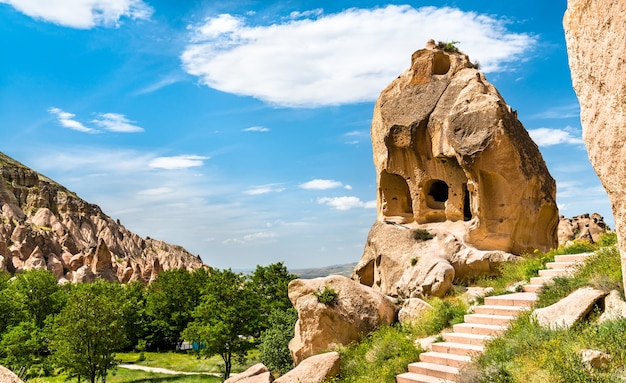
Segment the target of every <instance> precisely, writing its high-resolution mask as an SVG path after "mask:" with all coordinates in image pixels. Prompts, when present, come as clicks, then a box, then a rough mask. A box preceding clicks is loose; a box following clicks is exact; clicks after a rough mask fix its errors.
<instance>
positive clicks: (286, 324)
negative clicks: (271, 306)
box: [259, 308, 298, 374]
mask: <svg viewBox="0 0 626 383" xmlns="http://www.w3.org/2000/svg"><path fill="white" fill-rule="evenodd" d="M297 319H298V313H297V312H296V310H294V309H293V308H289V309H287V310H284V311H283V310H272V312H271V313H270V316H269V318H268V323H269V328H268V329H267V330H265V331H264V332H263V333H262V334H261V337H260V339H259V358H260V359H261V362H263V364H265V365H266V366H267V368H269V369H270V370H271V371H278V372H279V373H280V374H284V373H285V372H287V371H289V370H290V369H291V368H293V359H292V358H291V353H290V352H289V341H290V340H291V339H292V338H293V336H294V327H295V324H296V320H297Z"/></svg>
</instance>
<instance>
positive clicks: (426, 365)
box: [396, 253, 592, 383]
mask: <svg viewBox="0 0 626 383" xmlns="http://www.w3.org/2000/svg"><path fill="white" fill-rule="evenodd" d="M591 254H592V253H583V254H574V255H557V256H556V257H555V260H554V262H550V263H548V264H547V265H546V267H547V269H545V270H540V271H539V276H538V277H534V278H531V280H530V283H529V284H526V285H524V286H523V287H522V292H519V293H513V294H505V295H498V296H491V297H486V298H485V303H484V304H483V305H480V306H476V307H475V308H474V313H473V314H467V315H465V318H464V319H465V322H464V323H459V324H456V325H454V326H453V327H452V330H453V331H452V332H450V333H444V334H442V336H443V339H444V342H437V343H432V344H431V345H430V351H427V352H423V353H422V354H420V360H419V362H415V363H411V364H409V368H408V370H409V371H408V372H405V373H403V374H400V375H397V376H396V383H453V382H456V381H457V378H458V377H459V374H460V369H461V368H462V367H463V366H464V365H465V364H467V363H469V362H470V361H471V359H472V356H473V355H475V354H478V353H482V352H483V351H484V344H485V342H487V341H488V340H490V339H492V338H493V337H496V336H498V335H500V334H501V333H502V332H504V330H506V328H507V326H508V323H509V322H510V321H511V320H513V319H514V318H515V316H516V315H517V314H519V313H520V312H521V311H523V310H528V309H530V307H531V306H532V305H533V304H534V303H535V301H536V300H537V292H538V291H539V290H541V287H542V286H543V285H544V284H545V283H549V282H550V281H551V280H552V278H554V277H557V276H567V275H569V274H571V272H572V266H574V265H577V264H579V263H582V262H584V261H585V259H586V258H587V257H588V256H590V255H591Z"/></svg>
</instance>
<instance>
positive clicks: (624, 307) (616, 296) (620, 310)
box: [598, 290, 626, 322]
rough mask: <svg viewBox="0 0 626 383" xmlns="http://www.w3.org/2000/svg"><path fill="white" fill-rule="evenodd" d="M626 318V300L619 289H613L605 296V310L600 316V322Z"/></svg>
mask: <svg viewBox="0 0 626 383" xmlns="http://www.w3.org/2000/svg"><path fill="white" fill-rule="evenodd" d="M621 318H626V302H624V300H623V299H622V296H621V294H620V293H619V291H617V290H612V291H611V292H610V293H609V295H607V296H606V298H604V311H603V312H602V314H601V315H600V318H598V321H599V322H605V321H610V320H617V319H621Z"/></svg>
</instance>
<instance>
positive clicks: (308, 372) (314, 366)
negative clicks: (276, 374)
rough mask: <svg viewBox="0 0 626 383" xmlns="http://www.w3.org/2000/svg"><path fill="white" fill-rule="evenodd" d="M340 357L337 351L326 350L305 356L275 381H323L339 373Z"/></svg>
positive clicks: (290, 382) (291, 382)
mask: <svg viewBox="0 0 626 383" xmlns="http://www.w3.org/2000/svg"><path fill="white" fill-rule="evenodd" d="M340 363H341V358H340V357H339V353H337V352H327V353H324V354H319V355H314V356H311V357H308V358H306V359H305V360H303V361H302V363H300V364H298V366H297V367H296V368H294V369H293V370H291V371H289V372H288V373H286V374H285V375H283V376H281V377H280V378H278V379H276V380H275V381H274V382H275V383H298V382H307V383H323V382H325V381H327V380H328V379H330V378H332V377H334V376H337V374H339V368H340Z"/></svg>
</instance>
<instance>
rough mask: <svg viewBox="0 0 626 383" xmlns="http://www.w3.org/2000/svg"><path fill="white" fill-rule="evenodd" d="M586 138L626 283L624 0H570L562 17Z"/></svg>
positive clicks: (625, 22) (625, 19)
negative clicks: (608, 208)
mask: <svg viewBox="0 0 626 383" xmlns="http://www.w3.org/2000/svg"><path fill="white" fill-rule="evenodd" d="M563 27H564V30H565V40H566V43H567V53H568V57H569V66H570V69H571V72H572V83H573V86H574V90H575V91H576V95H577V96H578V101H579V103H580V119H581V122H582V128H583V140H584V141H585V145H586V146H587V152H588V154H589V159H590V161H591V164H592V165H593V168H594V170H595V171H596V174H598V177H599V178H600V181H601V182H602V185H603V186H604V188H605V189H606V191H607V194H608V196H609V200H610V201H611V208H612V210H613V216H614V218H615V231H616V232H617V236H618V242H619V248H620V253H621V256H622V271H623V273H622V274H623V278H624V280H625V281H626V166H625V159H626V131H625V130H624V125H626V58H625V57H624V55H623V54H621V52H622V50H624V46H626V13H625V12H624V2H623V1H621V0H568V2H567V11H566V12H565V17H564V19H563Z"/></svg>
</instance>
